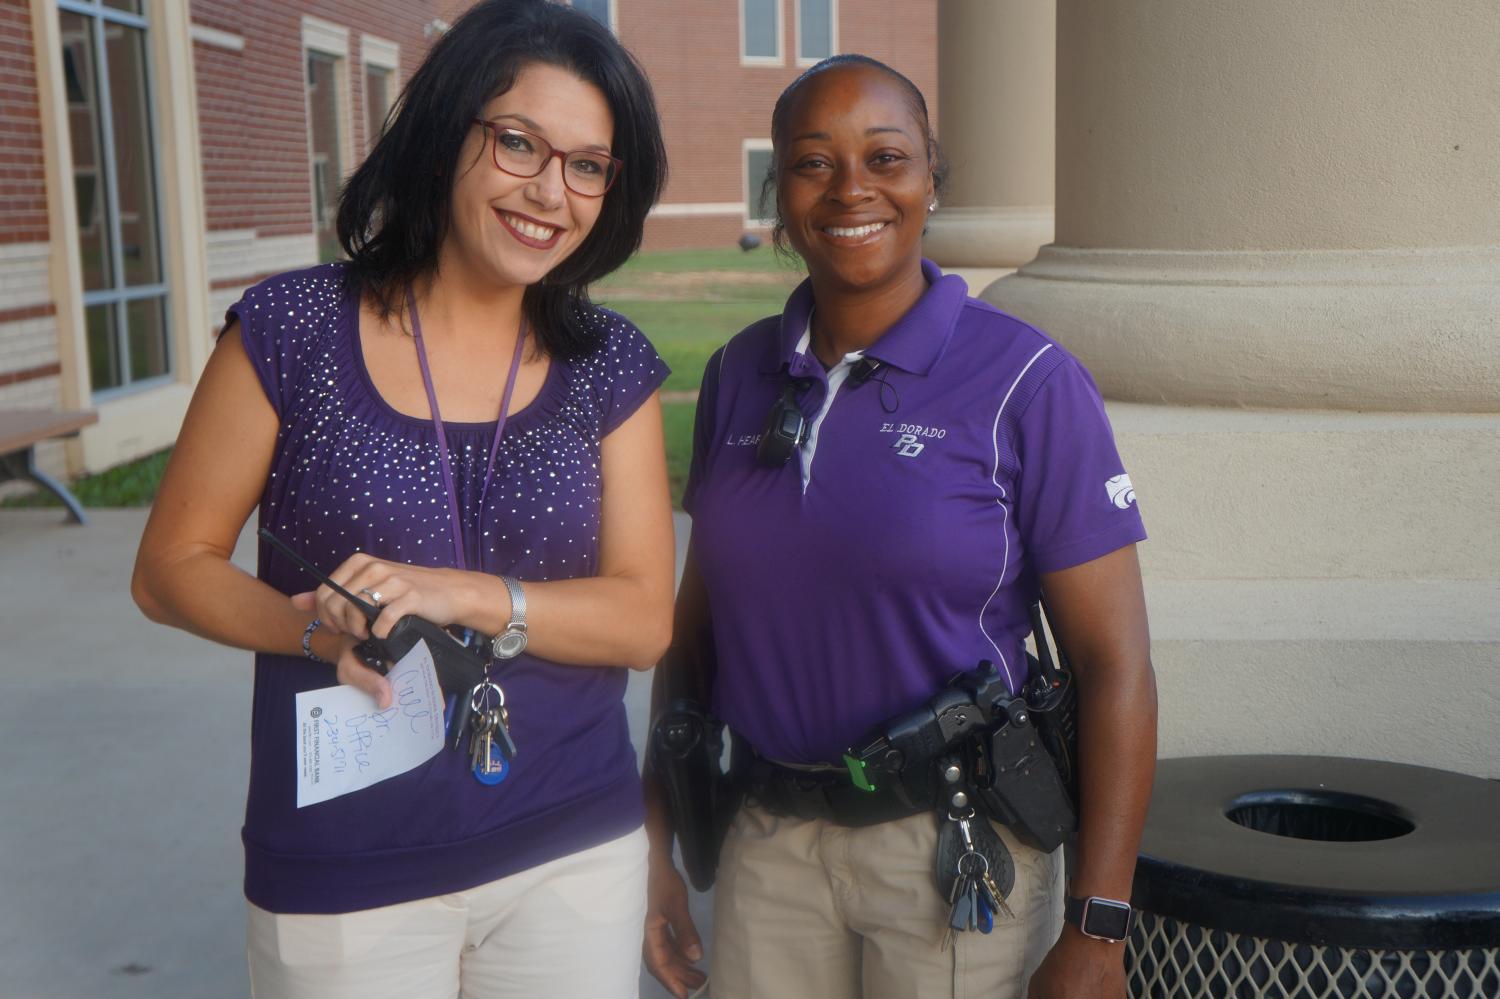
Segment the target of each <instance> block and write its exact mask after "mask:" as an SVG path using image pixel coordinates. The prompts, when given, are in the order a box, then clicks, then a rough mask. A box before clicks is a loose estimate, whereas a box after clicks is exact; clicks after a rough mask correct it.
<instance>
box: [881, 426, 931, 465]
mask: <svg viewBox="0 0 1500 999" xmlns="http://www.w3.org/2000/svg"><path fill="white" fill-rule="evenodd" d="M880 432H881V433H883V434H896V435H898V436H897V437H896V441H895V443H894V444H892V445H891V450H893V451H895V452H896V454H897V455H899V456H900V457H902V458H915V457H916V456H917V455H919V454H921V453H922V451H923V450H924V449H925V448H926V447H927V445H926V444H925V443H923V440H924V439H926V440H942V439H943V438H944V437H947V436H948V429H947V428H946V427H928V426H924V425H922V424H920V423H882V424H881V425H880Z"/></svg>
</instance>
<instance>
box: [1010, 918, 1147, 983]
mask: <svg viewBox="0 0 1500 999" xmlns="http://www.w3.org/2000/svg"><path fill="white" fill-rule="evenodd" d="M1124 996H1125V952H1124V945H1122V944H1117V943H1107V942H1105V941H1103V940H1092V939H1090V938H1088V937H1086V936H1084V935H1083V934H1082V933H1080V932H1079V931H1078V930H1077V929H1075V928H1074V927H1072V926H1065V927H1063V932H1062V936H1060V937H1058V939H1057V943H1055V944H1053V945H1052V949H1051V950H1050V951H1048V952H1047V956H1046V957H1045V958H1044V959H1043V960H1042V963H1041V966H1040V967H1038V968H1037V969H1036V974H1034V975H1032V976H1031V985H1030V986H1029V987H1028V989H1027V991H1026V997H1027V999H1123V997H1124Z"/></svg>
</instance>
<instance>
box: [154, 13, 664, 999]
mask: <svg viewBox="0 0 1500 999" xmlns="http://www.w3.org/2000/svg"><path fill="white" fill-rule="evenodd" d="M664 173H665V156H664V152H663V147H662V140H661V133H660V126H659V122H658V119H657V115H656V110H655V105H654V102H653V97H652V93H651V89H650V86H649V84H648V82H647V80H646V78H645V76H644V74H643V73H642V71H641V69H640V67H639V66H638V65H637V64H636V63H635V61H634V60H633V59H632V58H631V56H630V55H629V54H628V53H627V52H626V51H625V50H624V49H623V48H622V47H621V46H620V45H619V43H618V42H617V41H616V40H615V38H614V36H613V35H611V34H610V32H609V31H607V30H606V29H604V28H603V27H601V26H600V25H598V24H596V23H595V22H594V21H593V20H591V19H590V18H589V17H587V16H585V15H584V14H582V13H579V12H576V11H573V10H571V9H570V8H568V7H566V6H562V5H557V4H551V3H544V2H542V0H493V2H487V3H482V4H479V5H478V6H476V7H475V8H474V9H473V10H472V11H470V12H469V13H468V14H466V15H465V16H464V17H463V18H462V19H461V20H459V21H458V22H457V23H456V24H455V25H454V26H453V28H452V29H451V30H450V31H449V32H448V33H447V34H445V35H444V36H443V37H442V38H441V39H440V40H439V41H438V42H437V43H436V44H435V45H434V46H433V49H432V51H431V53H430V54H429V55H428V57H427V59H426V61H425V62H424V63H423V65H422V67H421V68H420V69H419V70H418V71H417V73H416V74H415V75H414V76H413V77H412V79H411V81H410V83H409V84H408V86H407V88H406V90H405V93H404V94H403V95H402V99H401V102H400V105H399V107H398V109H397V111H396V112H395V113H394V115H393V117H392V118H391V120H390V122H389V124H388V127H387V129H386V132H385V134H384V135H382V136H381V138H380V140H379V142H378V144H377V145H376V147H375V149H374V150H373V151H372V152H371V154H370V156H369V158H368V159H367V160H366V161H365V163H364V164H363V166H361V167H360V168H359V170H358V171H356V173H355V174H354V175H353V177H352V178H351V179H350V181H349V183H348V186H347V187H346V188H345V191H344V194H343V198H342V202H341V205H340V210H339V219H338V228H339V236H340V240H341V241H342V243H343V246H344V249H345V251H346V253H347V254H348V260H346V261H343V262H340V263H336V264H329V265H324V266H320V267H313V268H309V269H306V270H301V271H295V272H292V273H288V274H283V275H280V276H278V277H274V278H271V279H269V280H267V281H264V282H262V283H261V284H259V285H257V286H255V287H254V288H251V289H250V290H249V291H247V292H246V293H245V296H244V298H243V299H241V300H240V302H238V303H237V304H235V305H234V306H232V307H231V308H230V310H229V313H228V322H227V324H226V326H225V330H224V332H225V334H226V335H223V336H221V338H220V340H219V344H218V347H217V349H216V350H215V352H214V354H213V357H212V359H211V360H210V362H209V364H208V367H207V369H206V370H205V371H204V373H203V376H202V381H201V383H200V384H199V387H198V390H197V392H196V394H195V396H194V399H193V402H192V405H191V407H190V409H189V412H188V415H187V418H186V421H185V423H184V425H183V429H182V433H181V436H180V437H179V439H178V443H177V448H176V450H175V452H174V454H173V457H172V460H171V464H170V466H169V468H168V469H167V473H166V477H165V480H164V482H163V484H162V488H161V492H160V494H159V495H158V498H157V501H156V505H155V508H154V509H153V511H152V515H151V519H150V522H149V523H148V525H147V527H146V532H145V536H144V537H143V539H142V541H141V549H140V555H139V558H138V561H137V565H136V574H135V579H134V583H133V592H134V595H135V598H136V600H137V602H138V603H139V604H140V605H141V607H142V609H143V610H145V612H146V613H147V614H148V615H149V616H150V617H151V618H153V619H154V620H157V621H160V622H163V623H166V624H170V625H173V626H176V627H180V628H184V629H186V630H189V631H192V632H194V633H196V634H199V635H202V636H204V637H206V638H210V639H213V640H215V641H218V642H223V643H225V644H228V645H233V646H236V647H239V648H245V649H252V650H255V652H256V657H255V663H256V670H255V694H254V696H255V704H254V715H253V720H252V725H251V739H252V757H251V768H250V771H251V772H250V790H249V796H248V801H247V806H246V816H245V826H244V831H243V839H244V843H245V894H246V896H247V898H248V900H249V903H250V914H249V951H250V970H251V979H252V987H253V990H254V992H255V993H256V994H257V995H260V996H278V997H285V996H318V997H320V999H328V997H334V996H356V995H357V996H360V997H362V999H369V997H375V996H393V997H394V996H400V997H403V999H412V997H424V996H433V997H439V996H441V997H444V999H451V997H452V996H453V995H455V994H456V993H458V992H459V991H460V990H461V991H462V993H463V994H464V995H465V996H473V997H497V996H539V995H569V996H583V995H587V996H593V997H601V996H603V997H607V996H629V995H634V994H635V992H636V988H637V980H638V975H639V956H640V953H639V934H640V927H641V922H642V919H643V917H644V911H645V896H644V886H645V877H646V839H645V836H644V833H643V832H642V829H641V822H642V806H641V800H640V785H639V783H638V778H637V772H636V763H635V757H634V753H633V752H632V750H631V745H630V742H629V738H628V734H627V728H626V718H625V711H624V708H623V705H622V695H623V692H624V690H625V681H626V669H627V668H630V669H644V668H648V667H650V666H652V665H653V664H654V663H655V662H656V660H657V658H658V657H659V655H660V654H661V652H662V650H663V648H664V647H665V646H666V644H667V641H668V636H669V632H670V617H671V597H672V550H673V546H672V533H671V531H672V529H671V517H670V505H669V500H668V493H667V484H666V466H665V458H664V455H663V448H662V433H661V413H660V406H659V401H658V399H657V395H656V391H657V389H658V387H659V386H660V384H661V382H662V380H663V379H664V377H665V375H666V367H665V365H664V364H663V363H662V361H661V359H660V358H659V357H658V356H657V354H656V352H655V351H654V350H653V349H652V347H651V345H650V344H649V343H648V342H647V341H646V339H645V338H644V337H643V336H642V335H641V333H640V331H639V330H637V329H635V328H634V327H633V326H632V325H630V323H628V322H627V321H625V320H624V319H622V318H621V317H619V316H617V315H615V314H613V313H610V312H607V311H605V310H603V309H600V308H597V307H595V306H593V305H591V304H590V302H589V299H588V294H587V290H588V287H589V284H590V283H591V282H593V281H595V280H597V279H598V278H600V277H602V276H604V275H605V274H607V273H609V272H610V271H611V270H613V269H614V268H616V267H618V266H619V265H620V264H621V263H623V262H624V261H625V260H626V259H627V258H628V257H629V256H630V255H631V253H633V252H634V251H635V249H636V248H637V247H638V246H639V244H640V240H641V232H642V227H643V225H644V222H645V218H646V213H647V211H648V210H649V209H650V207H651V205H652V203H653V202H654V201H655V200H656V198H657V196H658V194H659V192H660V189H661V186H662V183H663V178H664ZM257 506H258V507H259V510H260V513H259V524H260V526H261V527H263V528H266V529H268V530H269V531H270V532H271V533H272V534H274V535H275V536H276V537H277V538H279V539H280V540H281V541H283V542H285V543H286V545H288V546H289V547H290V548H291V549H294V550H295V551H296V552H297V553H300V555H301V556H302V557H304V558H305V559H307V560H308V561H310V562H311V563H312V564H313V565H314V566H315V567H317V568H318V569H319V570H321V571H322V572H323V573H326V574H327V575H328V576H330V577H331V578H332V579H333V580H334V581H335V582H337V583H338V584H340V586H341V587H342V588H343V589H344V590H346V591H348V592H350V593H352V594H355V595H357V596H359V597H360V599H361V600H362V601H363V602H365V603H366V604H368V605H370V606H372V607H374V608H376V609H377V611H378V616H377V617H375V618H374V620H373V622H367V620H366V618H365V616H364V614H363V613H362V612H361V611H360V610H359V609H358V608H357V607H356V606H355V605H354V604H352V603H351V602H350V601H348V600H347V599H345V598H344V597H343V596H341V595H339V594H338V593H337V592H335V591H334V590H333V589H332V588H330V587H329V586H326V585H324V586H319V585H318V583H317V580H316V579H315V578H314V577H312V576H311V575H309V574H308V573H307V572H305V571H304V570H303V569H302V568H299V566H298V565H297V564H296V562H295V561H294V560H293V559H292V558H291V557H289V556H287V555H285V554H284V553H283V552H282V551H281V550H280V549H279V548H277V547H273V546H271V545H270V544H268V543H263V544H262V546H261V548H260V552H259V556H260V558H259V568H258V572H257V574H256V576H250V575H247V574H246V573H244V572H242V571H240V570H239V569H238V568H236V567H235V566H234V565H233V564H232V563H231V562H230V560H229V556H230V553H231V552H232V550H233V548H234V545H235V539H236V538H237V537H238V536H239V534H240V532H241V529H242V527H243V525H244V523H245V521H246V519H247V518H248V517H249V515H250V513H251V511H253V510H255V509H256V508H257ZM407 615H416V616H418V617H420V618H423V619H425V620H427V621H429V622H432V623H433V624H435V625H438V626H441V627H444V628H446V629H448V631H449V632H450V633H451V634H452V635H454V636H455V637H456V639H458V640H463V641H465V642H466V643H467V644H468V647H469V650H470V652H471V653H472V654H473V657H474V659H475V660H476V661H483V663H484V672H483V674H482V676H483V681H482V682H475V683H474V685H473V686H472V688H469V689H458V690H454V689H449V690H448V691H447V692H446V696H443V695H442V694H441V693H437V692H432V693H433V696H432V703H431V704H428V705H426V706H424V707H423V708H422V709H421V710H419V711H413V710H412V705H413V703H414V702H413V701H412V700H411V698H412V697H416V696H419V695H420V690H421V685H420V683H419V682H417V681H416V680H413V681H411V682H412V683H413V684H415V686H407V685H405V684H406V681H403V682H402V683H401V684H397V687H398V688H399V689H393V685H392V683H391V681H390V680H389V679H387V677H385V676H383V675H382V674H381V673H380V672H377V671H376V670H375V669H372V668H371V667H370V665H367V659H366V656H365V654H363V653H361V652H357V651H356V647H357V646H359V645H360V643H362V642H363V641H364V640H365V639H367V638H368V637H369V636H370V635H371V634H372V633H373V635H374V636H375V637H376V638H385V637H388V636H389V635H390V633H391V629H392V627H393V625H395V624H396V623H397V622H398V621H399V620H400V619H402V618H403V617H405V616H407ZM438 640H446V639H438ZM385 665H389V664H388V663H387V664H385ZM402 669H407V668H406V667H402ZM410 669H411V670H417V669H418V667H415V666H413V667H410ZM398 672H400V671H393V673H392V676H396V675H397V673H398ZM401 675H402V676H416V675H417V674H416V673H415V672H402V673H401ZM335 684H345V685H349V686H352V687H354V688H357V689H358V690H359V691H362V692H363V694H364V695H366V701H365V708H364V709H363V711H362V712H361V713H360V714H359V715H358V716H357V718H358V723H357V724H356V723H355V721H354V720H353V719H350V718H348V717H345V718H344V719H343V720H342V721H341V722H338V723H335V722H334V721H332V720H330V717H329V714H330V713H326V712H323V711H322V710H321V709H319V708H313V709H311V710H309V711H303V710H302V709H299V706H298V701H299V698H298V695H299V694H307V692H310V691H318V690H320V689H322V688H329V687H331V686H333V685H335ZM449 686H450V688H451V687H452V686H453V685H452V684H449ZM414 691H416V693H414ZM309 696H312V697H324V696H326V695H324V694H318V695H309ZM344 696H358V695H349V694H347V693H346V694H345V695H344ZM439 701H441V702H443V703H440V704H439V703H437V702H439ZM304 703H310V702H308V701H306V700H304ZM429 709H430V710H429ZM440 712H441V713H444V714H446V716H447V717H446V718H445V719H442V720H438V721H434V720H433V719H434V716H435V715H436V714H437V713H440ZM407 722H409V723H410V727H411V728H412V729H413V730H414V731H416V730H418V729H422V730H423V731H428V730H429V729H430V731H428V735H427V736H426V737H427V738H428V739H429V741H432V740H440V742H441V747H440V748H436V749H433V750H431V751H430V752H428V754H427V755H426V757H425V759H422V760H420V761H418V762H416V763H415V764H414V765H411V766H409V768H407V769H405V770H404V772H397V773H395V774H394V775H393V776H389V777H388V778H386V779H384V780H379V781H364V782H362V783H363V785H364V786H357V785H358V783H361V782H356V787H355V789H351V790H349V791H348V792H347V793H340V794H337V795H332V794H328V793H326V792H316V793H314V792H313V791H309V789H308V788H309V786H310V784H311V783H312V782H316V781H321V780H323V779H324V773H323V771H324V770H329V769H332V768H333V767H334V766H335V765H336V764H337V765H342V766H347V765H349V764H348V761H349V759H351V758H353V759H355V760H356V762H358V764H359V766H366V765H373V764H372V763H371V760H372V759H373V757H372V755H371V754H372V752H375V751H378V750H379V749H380V747H381V745H383V744H382V743H380V742H379V740H381V739H383V738H386V737H387V736H388V733H389V731H390V729H391V728H392V727H394V726H397V725H400V724H403V723H407ZM419 723H420V724H419ZM423 725H426V726H427V728H426V729H423V728H422V726H423ZM341 726H342V727H341ZM351 726H352V727H351ZM312 738H315V739H317V740H318V745H319V746H320V747H321V748H320V752H321V753H322V754H323V755H321V756H320V757H319V758H318V759H316V760H313V761H312V762H311V763H309V762H308V756H307V740H308V739H312ZM299 740H300V741H299ZM455 747H457V748H455ZM299 754H301V755H300V756H299ZM314 770H315V771H316V772H313V771H314Z"/></svg>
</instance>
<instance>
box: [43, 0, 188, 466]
mask: <svg viewBox="0 0 1500 999" xmlns="http://www.w3.org/2000/svg"><path fill="white" fill-rule="evenodd" d="M146 18H147V24H148V28H147V34H146V37H147V59H148V60H149V62H150V73H151V80H152V83H153V86H152V94H151V98H152V104H153V107H152V116H153V132H154V135H155V137H156V145H157V156H158V158H159V161H158V164H157V167H158V170H159V185H160V186H159V190H160V191H161V192H165V191H188V192H201V191H202V190H203V176H202V169H201V168H202V163H201V160H200V157H199V151H200V148H201V143H200V142H199V137H198V118H197V85H196V79H195V76H194V73H193V50H192V37H191V25H190V22H189V19H188V9H187V5H186V4H183V3H179V2H177V0H146ZM31 25H32V37H33V39H34V41H35V52H36V67H37V69H36V72H37V104H38V107H39V110H40V118H41V126H42V148H43V163H44V165H45V171H46V185H47V186H46V189H47V205H48V212H47V215H48V232H49V240H48V249H49V257H50V260H49V267H48V270H49V285H50V287H49V293H50V295H51V298H52V301H53V303H54V306H55V308H56V323H57V340H58V362H59V365H60V367H61V368H62V372H61V375H60V377H59V379H58V383H59V384H58V394H59V396H60V402H61V404H62V406H63V407H64V408H66V409H82V408H92V409H95V410H97V411H98V413H99V422H98V423H96V424H94V425H93V426H91V427H86V428H84V430H83V432H82V433H81V434H80V435H79V436H78V437H76V438H73V439H72V440H70V441H68V442H67V444H66V450H67V458H68V467H69V471H71V472H95V471H102V470H103V469H106V468H109V467H111V466H113V465H117V464H119V463H120V462H122V461H127V460H130V459H132V458H139V457H140V456H142V455H144V454H149V453H151V452H152V451H157V450H160V449H161V448H164V447H167V446H168V445H170V444H171V443H172V442H173V441H174V440H176V438H177V433H178V431H179V430H180V429H181V426H182V418H183V414H184V413H186V412H187V405H188V400H189V399H190V398H191V395H192V386H193V384H194V383H195V382H196V381H197V380H198V374H199V372H201V371H202V370H203V366H204V364H206V363H207V361H208V355H209V352H210V350H211V349H212V347H213V341H212V340H211V339H210V338H209V337H207V336H205V335H204V331H205V330H209V329H212V321H211V319H210V318H209V310H208V273H207V268H206V265H205V263H204V260H205V257H206V256H207V252H206V249H205V243H204V235H203V233H204V216H203V199H202V197H201V194H197V193H195V194H193V195H190V196H184V197H166V196H163V195H160V194H159V195H158V196H159V199H160V200H159V209H160V211H161V243H162V268H163V278H164V283H165V284H166V285H167V287H168V294H167V310H168V324H169V325H168V329H169V334H168V335H169V336H170V337H171V346H170V348H169V349H170V350H171V352H172V354H171V356H172V370H171V374H170V375H169V376H167V377H166V378H164V379H162V380H161V381H159V382H158V383H155V384H151V385H147V384H145V383H142V387H141V388H140V390H138V391H133V392H129V393H126V394H124V395H119V396H113V397H108V398H106V399H103V400H98V401H95V400H94V398H93V392H92V386H91V385H90V383H89V357H88V340H87V330H86V324H85V322H84V310H83V273H82V266H81V264H80V263H79V259H78V256H79V255H78V215H77V205H76V204H75V202H74V197H73V149H72V136H71V131H70V122H69V119H68V108H67V89H66V86H65V85H64V82H63V69H62V39H61V34H62V31H61V23H60V16H59V10H58V7H57V6H56V5H55V4H50V3H33V4H32V5H31Z"/></svg>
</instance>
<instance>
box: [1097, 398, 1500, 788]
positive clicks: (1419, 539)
mask: <svg viewBox="0 0 1500 999" xmlns="http://www.w3.org/2000/svg"><path fill="white" fill-rule="evenodd" d="M1109 415H1110V420H1111V422H1112V424H1113V425H1114V429H1115V437H1116V440H1117V442H1118V444H1119V448H1120V454H1121V456H1122V457H1123V458H1124V461H1125V468H1126V469H1127V470H1128V471H1129V472H1130V476H1131V479H1132V481H1133V482H1134V484H1135V488H1136V493H1137V495H1138V496H1139V497H1140V503H1141V513H1142V516H1143V517H1144V518H1145V521H1146V529H1147V531H1148V532H1150V535H1151V537H1150V540H1148V541H1147V542H1146V543H1145V544H1143V545H1141V548H1140V557H1141V569H1142V573H1143V575H1144V577H1145V583H1146V599H1147V604H1148V607H1149V610H1150V614H1151V639H1152V659H1153V661H1154V663H1155V664H1156V668H1157V674H1158V686H1159V689H1160V698H1161V710H1160V718H1161V722H1160V730H1161V752H1162V755H1164V756H1178V755H1202V754H1208V753H1273V752H1274V753H1314V754H1323V753H1326V754H1330V755H1337V756H1366V757H1370V758H1374V759H1385V760H1399V761H1403V762H1410V763H1421V764H1425V765H1428V766H1438V767H1445V768H1448V769H1453V770H1459V771H1464V772H1467V773H1473V774H1478V775H1480V776H1485V777H1497V776H1500V763H1497V762H1496V761H1500V726H1496V725H1495V724H1494V717H1495V715H1496V713H1497V712H1500V614H1497V613H1496V608H1497V607H1500V518H1497V517H1496V516H1495V512H1494V508H1495V488H1496V482H1495V475H1494V470H1495V469H1496V468H1500V415H1485V414H1479V415H1438V414H1415V413H1414V414H1399V415H1398V414H1385V413H1347V412H1287V411H1266V410H1260V411H1245V410H1232V409H1211V408H1208V407H1176V406H1146V405H1140V404H1131V403H1110V405H1109ZM1418 705H1420V709H1418Z"/></svg>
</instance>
